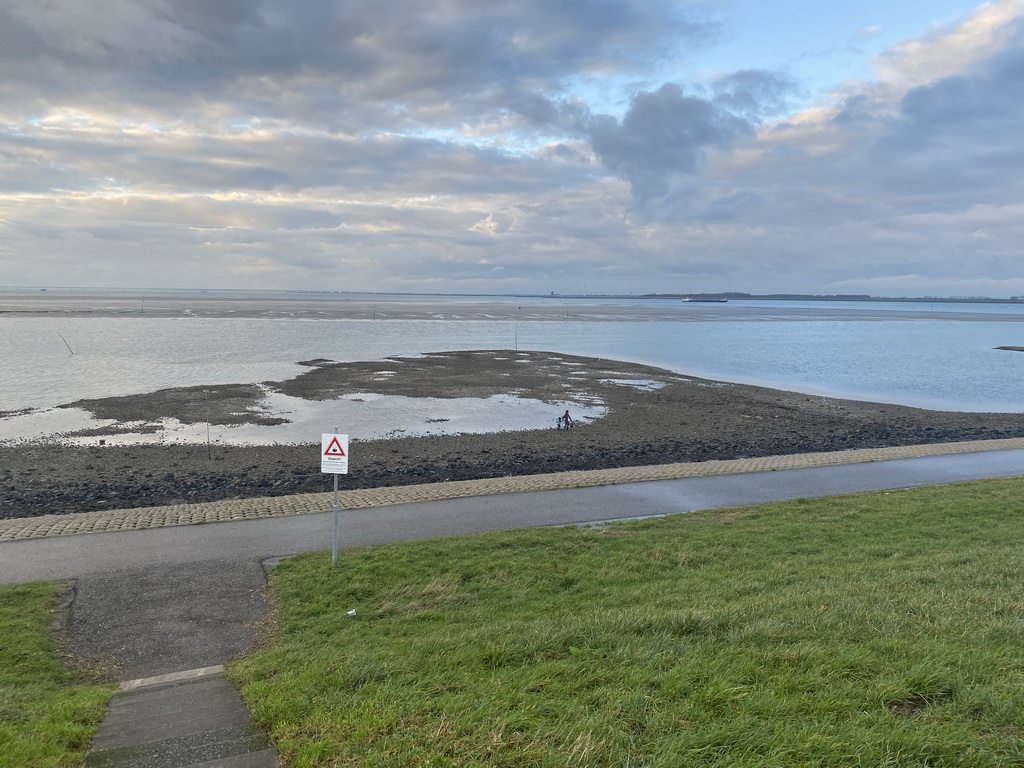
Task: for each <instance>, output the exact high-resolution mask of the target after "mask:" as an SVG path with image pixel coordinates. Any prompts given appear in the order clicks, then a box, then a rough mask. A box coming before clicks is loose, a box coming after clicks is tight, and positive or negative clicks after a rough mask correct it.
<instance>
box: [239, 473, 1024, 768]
mask: <svg viewBox="0 0 1024 768" xmlns="http://www.w3.org/2000/svg"><path fill="white" fill-rule="evenodd" d="M1022 545H1024V481H1022V480H1020V479H1015V480H997V481H986V482H978V483H969V484H961V485H955V486H944V487H936V488H927V489H919V490H909V491H900V492H891V493H874V494H865V495H856V496H847V497H837V498H830V499H822V500H798V501H794V502H791V503H782V504H770V505H762V506H758V507H750V508H744V509H738V510H730V511H728V512H726V513H722V514H712V515H701V516H696V515H679V516H673V517H670V518H666V519H657V520H647V521H642V522H637V523H632V524H625V525H616V526H614V527H613V528H607V529H578V528H560V529H542V530H521V531H515V532H512V533H502V534H489V535H481V536H471V537H465V538H457V539H448V540H435V541H426V542H414V543H408V544H401V545H394V546H382V547H374V548H367V549H358V550H351V551H347V552H345V553H344V556H343V557H342V558H341V559H340V560H339V563H338V567H337V568H334V569H332V568H331V565H330V558H329V557H325V556H323V555H316V556H308V557H300V558H295V559H292V560H288V561H285V562H284V563H282V564H281V565H280V566H279V567H278V569H277V570H276V572H275V574H274V579H273V593H274V595H275V600H276V602H277V605H278V609H277V621H276V625H275V626H276V629H275V630H274V631H273V632H271V633H270V635H271V636H270V642H269V645H268V647H266V648H265V649H263V650H261V651H259V652H257V653H255V654H254V655H252V656H251V657H249V658H247V659H245V660H244V661H242V662H240V663H237V664H236V665H234V667H233V669H232V674H233V677H234V679H235V680H236V682H238V683H239V684H240V685H241V686H242V689H243V692H244V697H245V699H246V701H247V703H248V704H249V705H250V707H251V708H252V710H253V712H254V714H255V716H256V717H257V719H258V720H259V721H260V722H261V723H262V724H263V725H265V726H266V727H267V728H268V729H269V730H270V732H271V735H272V738H273V740H274V741H275V743H276V745H277V747H278V748H279V749H280V751H281V752H282V754H283V756H284V758H285V759H286V761H287V765H289V766H357V765H358V766H515V767H516V768H522V766H552V767H554V766H559V767H562V766H750V767H752V768H753V767H754V766H757V767H758V768H763V767H765V766H979V767H980V766H1012V765H1024V547H1022ZM352 609H354V610H356V615H355V616H349V615H348V612H349V611H350V610H352Z"/></svg>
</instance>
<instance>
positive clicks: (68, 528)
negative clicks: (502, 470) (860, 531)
mask: <svg viewBox="0 0 1024 768" xmlns="http://www.w3.org/2000/svg"><path fill="white" fill-rule="evenodd" d="M1015 448H1024V438H1009V439H1004V440H974V441H969V442H962V443H935V444H932V445H907V446H898V447H894V448H864V449H860V450H853V451H833V452H830V453H799V454H791V455H788V456H764V457H761V458H756V459H731V460H728V461H701V462H693V463H688V464H656V465H649V466H642V467H621V468H618V469H595V470H586V471H576V472H554V473H551V474H544V475H523V476H516V477H498V478H491V479H487V480H459V481H455V482H447V483H424V484H421V485H402V486H392V487H387V488H365V489H359V490H350V491H341V492H340V493H339V494H338V499H339V503H340V505H341V507H342V508H343V509H365V508H369V507H383V506H387V505H391V504H408V503H410V502H415V501H441V500H445V499H461V498H468V497H470V496H492V495H495V494H499V493H522V492H526V491H550V490H558V489H561V488H591V487H596V486H601V485H618V484H620V483H641V482H645V481H649V480H678V479H681V478H685V477H711V476H714V475H738V474H746V473H752V472H772V471H775V470H781V469H801V468H805V467H826V466H838V465H841V464H861V463H865V462H871V461H887V460H890V459H907V458H917V457H920V456H944V455H949V454H957V453H976V452H980V451H999V450H1010V449H1015ZM1022 474H1024V468H1022ZM332 501H333V494H332V493H331V492H325V493H303V494H295V495H292V496H275V497H265V498H254V499H236V500H231V501H213V502H207V503H202V504H174V505H170V506H164V507H141V508H136V509H111V510H100V511H94V512H82V513H79V514H67V515H41V516H39V517H28V518H18V519H14V520H0V541H12V540H18V539H36V538H43V537H46V536H69V535H72V534H81V533H105V532H107V531H126V530H139V529H143V528H163V527H165V526H171V525H195V524H198V523H220V522H228V521H232V520H255V519H260V518H268V517H284V516H287V515H306V514H311V513H316V512H329V511H330V510H331V505H332Z"/></svg>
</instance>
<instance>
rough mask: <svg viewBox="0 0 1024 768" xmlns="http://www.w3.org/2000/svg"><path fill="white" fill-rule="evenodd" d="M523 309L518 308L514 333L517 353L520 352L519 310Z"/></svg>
mask: <svg viewBox="0 0 1024 768" xmlns="http://www.w3.org/2000/svg"><path fill="white" fill-rule="evenodd" d="M520 309H522V307H516V325H515V330H514V331H513V333H512V337H513V342H514V343H515V347H516V351H517V352H518V351H519V310H520Z"/></svg>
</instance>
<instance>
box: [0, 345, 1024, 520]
mask: <svg viewBox="0 0 1024 768" xmlns="http://www.w3.org/2000/svg"><path fill="white" fill-rule="evenodd" d="M392 362H393V367H394V369H395V373H394V375H391V376H388V377H384V379H383V380H382V379H381V377H380V376H379V375H377V374H379V373H380V371H379V369H380V367H381V363H380V361H377V362H374V363H346V364H340V363H332V362H331V361H326V360H316V361H307V367H308V369H309V370H308V372H307V373H304V374H302V375H301V376H299V377H297V378H295V379H292V380H290V381H287V382H272V383H267V384H270V385H271V386H273V388H274V389H276V390H278V391H281V392H284V393H287V394H291V395H293V396H300V397H304V398H307V399H331V398H336V397H339V396H341V395H343V394H346V393H352V392H367V391H372V392H379V393H381V394H403V395H406V396H410V397H426V396H430V397H488V396H490V395H492V394H496V393H514V394H518V395H519V396H522V397H533V398H537V399H540V400H544V401H547V402H552V403H554V402H556V401H562V400H566V399H573V398H574V397H575V399H576V400H578V401H579V400H585V401H587V402H593V403H600V404H603V405H604V406H605V407H606V408H607V415H606V416H604V417H603V418H600V419H597V420H595V421H593V422H592V423H587V424H579V425H577V426H576V427H574V428H573V429H571V430H568V431H561V430H556V429H554V418H555V416H556V415H557V414H555V413H554V407H553V412H552V427H551V428H549V429H539V430H529V431H522V432H500V433H492V434H466V435H445V436H428V437H403V438H393V439H387V440H364V441H361V440H358V439H354V440H353V442H352V445H351V454H352V458H351V462H350V474H348V475H346V476H344V477H343V478H342V484H343V487H347V488H362V487H374V486H383V485H403V484H409V483H425V482H446V481H451V480H465V479H474V478H484V477H498V476H503V475H525V474H535V473H540V472H558V471H565V470H577V469H599V468H609V467H621V466H633V465H642V464H660V463H671V462H682V461H712V460H721V459H733V458H742V457H753V456H766V455H779V454H789V453H805V452H815V451H835V450H845V449H853V448H871V447H882V446H892V445H913V444H924V443H937V442H954V441H960V440H979V439H993V438H1005V437H1024V414H998V413H995V414H993V413H958V412H940V411H928V410H922V409H917V408H909V407H905V406H897V405H886V404H879V403H868V402H861V401H853V400H841V399H833V398H826V397H818V396H812V395H805V394H799V393H793V392H785V391H780V390H773V389H767V388H763V387H754V386H747V385H740V384H725V383H721V382H714V381H708V380H703V379H698V378H694V377H689V376H681V375H678V374H675V373H672V372H669V371H665V370H662V369H658V368H652V367H649V366H642V365H633V364H628V363H621V362H617V361H609V360H598V359H593V358H583V357H574V356H569V355H554V354H549V353H540V352H509V351H507V350H505V351H487V352H454V353H444V354H437V355H427V356H424V357H421V358H407V359H401V360H394V361H392ZM197 391H198V390H196V389H194V388H193V389H180V390H164V391H163V392H159V393H151V394H148V395H137V396H132V397H124V398H110V399H105V400H95V401H83V402H79V403H74V404H69V405H75V406H77V407H83V408H87V409H89V410H91V411H92V412H93V413H95V414H96V415H98V416H103V417H104V418H116V419H120V420H123V421H129V420H133V419H136V420H137V419H140V418H142V419H150V420H155V419H159V418H161V417H166V416H173V417H174V418H177V419H180V420H182V421H188V420H189V419H191V420H192V421H193V422H198V421H201V420H204V419H211V420H213V422H214V423H225V424H227V423H237V422H238V421H239V420H243V421H245V420H257V419H259V418H267V419H270V420H271V422H272V420H273V418H276V417H273V416H269V417H268V416H266V415H263V416H261V415H260V414H259V412H258V409H257V408H256V407H255V404H256V398H257V397H258V396H259V392H258V391H257V390H256V388H254V387H252V386H249V385H244V386H243V385H239V386H224V387H219V388H209V387H207V388H203V389H202V390H201V391H202V392H203V393H204V395H205V396H206V398H207V399H206V400H204V401H202V403H201V404H202V408H201V409H200V400H199V399H198V398H197V397H196V392H197ZM211 391H212V392H214V393H215V395H214V403H215V405H214V406H213V407H212V408H211V405H210V401H209V394H208V393H209V392H211ZM200 411H201V412H200ZM211 414H212V415H211ZM116 431H117V429H116V428H114V429H108V430H106V432H107V433H108V434H111V433H116ZM95 436H96V444H95V445H88V446H74V447H71V446H67V445H61V444H59V443H56V442H45V443H31V444H22V445H17V446H7V447H0V518H12V517H31V516H35V515H42V514H73V513H76V512H85V511H90V510H95V509H110V508H126V507H142V506H157V505H163V504H171V503H182V502H203V501H213V500H218V499H230V498H240V497H241V498H245V497H255V496H278V495H284V494H292V493H306V492H318V491H327V490H330V488H331V487H332V483H333V480H332V478H331V477H330V476H329V475H323V474H321V473H320V466H319V444H316V445H313V444H310V445H274V446H229V445H213V446H207V445H205V444H204V445H174V444H172V445H134V446H133V445H128V446H115V445H100V444H99V441H100V440H101V439H102V437H101V432H99V431H97V432H96V434H95Z"/></svg>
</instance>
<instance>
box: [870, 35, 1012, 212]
mask: <svg viewBox="0 0 1024 768" xmlns="http://www.w3.org/2000/svg"><path fill="white" fill-rule="evenodd" d="M1022 137H1024V36H1022V37H1019V38H1018V39H1017V41H1016V45H1014V46H1013V47H1011V48H1009V49H1007V50H1003V51H1000V52H998V54H997V55H996V56H994V57H992V58H991V59H989V60H987V61H984V62H981V63H980V64H979V65H977V66H976V67H974V68H973V69H972V70H971V71H969V72H965V73H963V74H960V75H957V76H954V77H947V78H944V79H941V80H938V81H937V82H935V83H931V84H928V85H924V86H919V87H917V88H914V89H912V90H910V91H908V92H907V94H906V95H905V96H904V97H903V98H902V99H901V101H900V103H899V105H898V113H897V114H896V116H895V117H892V118H890V119H889V120H888V121H887V125H886V130H885V134H884V136H882V137H881V138H880V139H879V140H878V141H877V142H876V143H875V145H874V147H873V148H872V151H871V155H870V158H871V160H872V161H873V163H874V164H876V166H877V168H878V169H879V173H880V175H881V177H882V178H883V179H884V181H885V183H886V184H887V185H889V186H891V187H892V186H894V187H896V188H898V189H900V190H903V191H907V192H913V191H917V192H920V191H922V190H927V191H929V192H931V193H933V194H950V193H951V194H954V195H956V196H957V197H960V196H962V195H963V194H965V193H967V192H968V191H970V194H973V195H975V196H976V200H977V201H978V202H983V201H986V200H990V199H992V198H993V197H998V198H1004V196H1005V193H1006V183H1007V182H1014V181H1015V177H1014V175H1013V173H1017V174H1020V173H1021V172H1024V141H1022ZM1016 178H1020V176H1019V175H1018V176H1017V177H1016Z"/></svg>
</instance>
